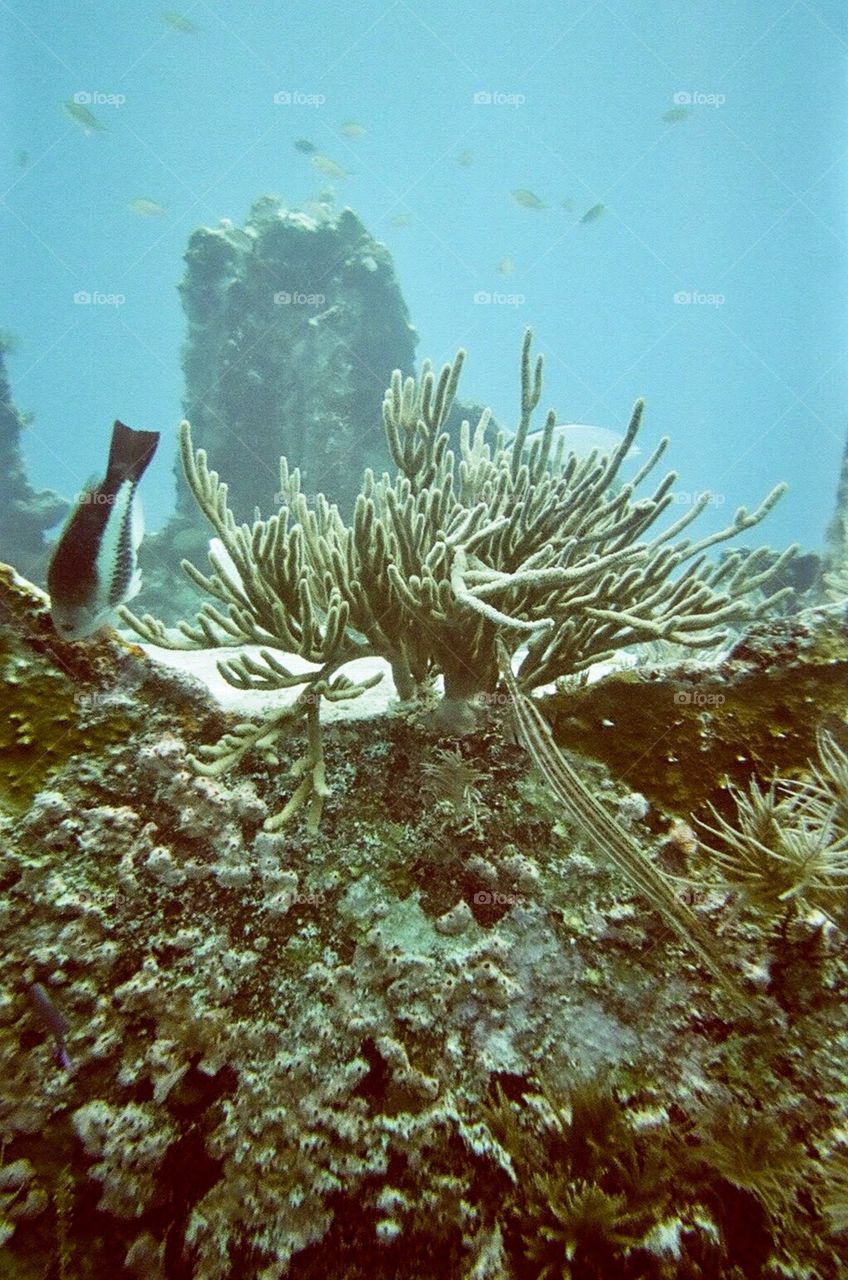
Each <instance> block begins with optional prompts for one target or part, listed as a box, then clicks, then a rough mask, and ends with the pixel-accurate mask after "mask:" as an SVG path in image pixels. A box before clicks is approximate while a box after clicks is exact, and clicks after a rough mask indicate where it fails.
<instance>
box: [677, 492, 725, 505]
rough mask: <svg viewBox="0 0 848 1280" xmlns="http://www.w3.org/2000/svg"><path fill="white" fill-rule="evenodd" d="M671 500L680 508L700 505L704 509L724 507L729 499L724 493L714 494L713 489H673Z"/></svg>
mask: <svg viewBox="0 0 848 1280" xmlns="http://www.w3.org/2000/svg"><path fill="white" fill-rule="evenodd" d="M671 500H672V502H673V503H675V504H676V505H677V506H678V507H694V506H696V505H697V504H698V503H700V504H701V506H704V507H723V506H724V504H725V502H726V501H727V498H726V496H725V494H723V493H713V492H712V490H711V489H702V490H701V492H700V493H699V492H698V490H697V489H673V490H672V493H671Z"/></svg>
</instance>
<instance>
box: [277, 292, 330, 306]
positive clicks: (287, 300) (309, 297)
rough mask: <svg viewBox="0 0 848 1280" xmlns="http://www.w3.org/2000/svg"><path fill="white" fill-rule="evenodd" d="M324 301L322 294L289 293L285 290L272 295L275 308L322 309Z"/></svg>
mask: <svg viewBox="0 0 848 1280" xmlns="http://www.w3.org/2000/svg"><path fill="white" fill-rule="evenodd" d="M326 301H327V299H326V297H325V295H324V294H323V293H298V292H297V291H295V292H294V293H289V291H288V290H287V289H281V290H280V292H279V293H275V294H274V306H275V307H323V305H324V303H325V302H326Z"/></svg>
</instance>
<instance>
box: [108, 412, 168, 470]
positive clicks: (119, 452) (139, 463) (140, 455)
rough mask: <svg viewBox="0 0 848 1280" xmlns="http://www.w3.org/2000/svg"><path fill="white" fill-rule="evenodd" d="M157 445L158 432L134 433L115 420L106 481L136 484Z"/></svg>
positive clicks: (130, 428)
mask: <svg viewBox="0 0 848 1280" xmlns="http://www.w3.org/2000/svg"><path fill="white" fill-rule="evenodd" d="M158 443H159V432H158V431H134V430H133V429H132V427H127V426H125V425H124V423H123V422H118V421H117V419H116V421H115V425H114V426H113V428H112V443H111V445H110V447H109V465H108V467H107V468H106V476H107V479H109V480H117V481H122V480H131V481H132V482H133V484H138V482H139V480H140V479H141V477H142V476H143V475H144V473H145V471H146V470H147V466H148V464H149V462H150V460H151V458H152V457H153V455H154V453H155V452H156V446H157V444H158Z"/></svg>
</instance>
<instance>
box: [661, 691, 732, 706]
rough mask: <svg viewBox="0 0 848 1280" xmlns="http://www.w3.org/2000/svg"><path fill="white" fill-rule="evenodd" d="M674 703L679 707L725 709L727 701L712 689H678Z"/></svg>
mask: <svg viewBox="0 0 848 1280" xmlns="http://www.w3.org/2000/svg"><path fill="white" fill-rule="evenodd" d="M674 701H675V704H676V705H677V706H678V707H723V706H724V704H725V702H726V701H727V699H726V698H725V696H724V694H723V693H713V692H712V690H711V689H678V690H677V692H676V693H675V694H674Z"/></svg>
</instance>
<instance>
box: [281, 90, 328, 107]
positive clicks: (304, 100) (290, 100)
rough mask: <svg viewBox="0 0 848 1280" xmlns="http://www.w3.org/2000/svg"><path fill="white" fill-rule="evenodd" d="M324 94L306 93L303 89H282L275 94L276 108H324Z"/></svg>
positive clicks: (325, 99)
mask: <svg viewBox="0 0 848 1280" xmlns="http://www.w3.org/2000/svg"><path fill="white" fill-rule="evenodd" d="M326 101H327V98H326V95H325V94H323V93H304V92H303V91H302V90H301V89H280V90H278V92H277V93H275V94H274V106H275V107H323V105H324V103H325V102H326Z"/></svg>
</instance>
